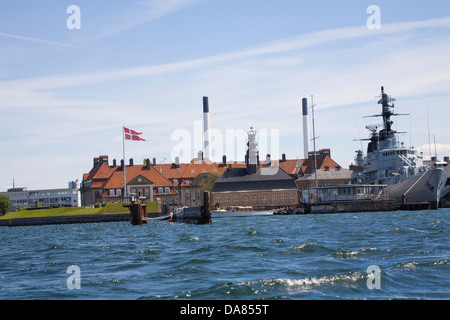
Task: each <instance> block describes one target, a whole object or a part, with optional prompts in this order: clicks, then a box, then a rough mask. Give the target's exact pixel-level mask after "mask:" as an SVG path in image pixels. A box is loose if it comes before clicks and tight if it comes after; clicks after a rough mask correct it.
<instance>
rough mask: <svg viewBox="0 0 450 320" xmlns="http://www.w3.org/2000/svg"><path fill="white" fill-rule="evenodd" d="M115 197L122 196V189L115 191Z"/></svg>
mask: <svg viewBox="0 0 450 320" xmlns="http://www.w3.org/2000/svg"><path fill="white" fill-rule="evenodd" d="M116 195H117V196H118V197H120V196H122V189H117V190H116Z"/></svg>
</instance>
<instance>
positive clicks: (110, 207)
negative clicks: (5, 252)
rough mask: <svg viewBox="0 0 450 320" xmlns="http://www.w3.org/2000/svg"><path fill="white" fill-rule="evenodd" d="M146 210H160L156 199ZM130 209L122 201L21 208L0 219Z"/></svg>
mask: <svg viewBox="0 0 450 320" xmlns="http://www.w3.org/2000/svg"><path fill="white" fill-rule="evenodd" d="M147 211H148V212H157V211H160V210H159V208H158V203H157V202H156V201H153V202H148V203H147ZM126 212H130V210H129V209H128V208H126V207H124V206H123V205H122V203H108V204H107V205H106V206H104V207H101V208H86V207H73V208H55V209H42V210H23V211H18V212H10V213H8V214H6V215H4V216H3V217H0V220H7V219H20V218H40V217H56V216H74V215H84V214H104V213H126Z"/></svg>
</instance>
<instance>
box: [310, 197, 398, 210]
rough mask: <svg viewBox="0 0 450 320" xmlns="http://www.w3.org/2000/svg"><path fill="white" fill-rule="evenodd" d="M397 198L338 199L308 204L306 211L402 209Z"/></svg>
mask: <svg viewBox="0 0 450 320" xmlns="http://www.w3.org/2000/svg"><path fill="white" fill-rule="evenodd" d="M400 209H401V206H400V205H399V204H398V203H397V201H395V200H364V201H337V202H328V203H318V204H311V205H308V206H306V208H305V213H340V212H377V211H395V210H400Z"/></svg>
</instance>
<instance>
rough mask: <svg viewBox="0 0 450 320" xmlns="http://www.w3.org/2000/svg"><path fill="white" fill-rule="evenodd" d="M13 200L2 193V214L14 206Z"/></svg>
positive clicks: (0, 212)
mask: <svg viewBox="0 0 450 320" xmlns="http://www.w3.org/2000/svg"><path fill="white" fill-rule="evenodd" d="M12 204H13V203H12V202H11V200H9V198H8V197H7V196H5V195H0V216H3V215H5V214H6V213H7V212H8V211H9V208H11V206H12Z"/></svg>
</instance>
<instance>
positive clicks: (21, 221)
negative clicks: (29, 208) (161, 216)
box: [0, 212, 131, 227]
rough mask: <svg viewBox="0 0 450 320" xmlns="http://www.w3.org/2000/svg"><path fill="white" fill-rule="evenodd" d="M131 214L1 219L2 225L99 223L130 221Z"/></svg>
mask: <svg viewBox="0 0 450 320" xmlns="http://www.w3.org/2000/svg"><path fill="white" fill-rule="evenodd" d="M130 220H131V214H130V213H129V212H127V213H111V214H106V213H104V214H91V215H73V216H54V217H40V218H16V219H4V220H0V227H2V226H3V227H23V226H40V225H49V224H73V223H99V222H120V221H130Z"/></svg>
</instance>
